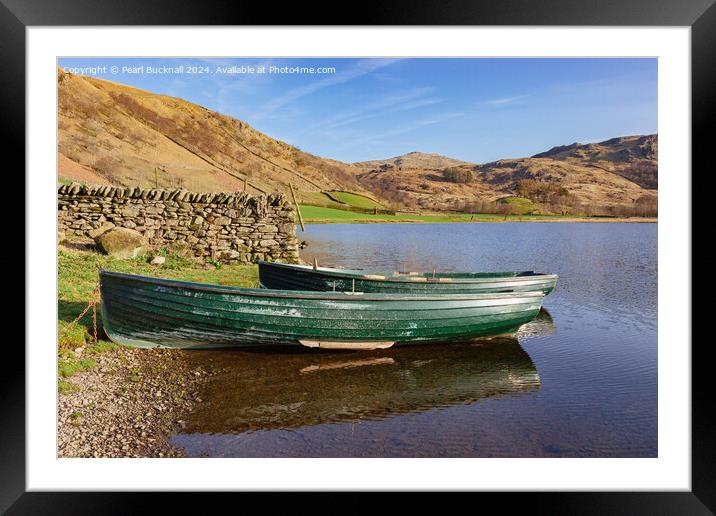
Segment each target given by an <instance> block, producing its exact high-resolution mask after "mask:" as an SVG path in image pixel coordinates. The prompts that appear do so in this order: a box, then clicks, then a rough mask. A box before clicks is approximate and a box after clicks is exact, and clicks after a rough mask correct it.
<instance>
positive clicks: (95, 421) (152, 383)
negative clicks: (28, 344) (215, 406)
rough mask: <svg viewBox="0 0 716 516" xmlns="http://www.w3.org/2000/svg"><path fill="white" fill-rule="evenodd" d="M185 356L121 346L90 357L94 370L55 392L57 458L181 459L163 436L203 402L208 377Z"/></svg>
mask: <svg viewBox="0 0 716 516" xmlns="http://www.w3.org/2000/svg"><path fill="white" fill-rule="evenodd" d="M184 353H185V352H183V351H179V350H169V349H136V348H125V347H120V348H118V349H115V350H111V351H106V352H104V353H101V354H98V355H96V356H93V357H92V358H93V359H94V360H95V361H96V362H97V364H96V366H95V367H93V368H92V369H89V370H86V371H83V372H80V373H77V374H75V375H73V376H71V377H70V378H67V381H69V382H71V383H72V384H73V385H74V386H76V390H75V391H74V392H69V393H60V394H58V420H57V454H58V457H60V458H62V457H183V456H185V454H184V451H183V450H182V449H180V448H177V447H175V446H172V445H171V444H170V443H169V441H168V438H169V437H170V436H171V435H173V434H174V433H176V432H179V431H181V429H182V428H183V426H184V421H183V420H182V417H185V416H186V415H187V414H188V413H190V412H191V411H192V410H193V409H194V407H196V405H197V404H198V403H202V399H201V398H200V397H199V388H200V387H201V385H202V384H203V383H204V382H205V381H206V380H207V379H208V377H209V376H210V374H211V373H210V372H209V371H207V370H206V369H205V368H204V367H202V366H192V365H190V364H189V363H188V361H187V360H186V356H185V355H184ZM78 354H79V355H81V354H82V350H79V351H78Z"/></svg>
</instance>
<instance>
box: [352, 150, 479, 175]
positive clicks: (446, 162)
mask: <svg viewBox="0 0 716 516" xmlns="http://www.w3.org/2000/svg"><path fill="white" fill-rule="evenodd" d="M353 165H355V166H356V167H358V168H361V169H363V170H365V171H368V170H373V169H381V170H383V171H385V170H389V169H392V168H395V169H398V170H400V169H421V168H422V169H439V168H445V167H454V166H458V165H469V163H468V162H467V161H460V160H458V159H453V158H448V157H447V156H442V155H441V154H429V153H426V152H409V153H407V154H403V155H402V156H396V157H394V158H388V159H384V160H373V161H361V162H358V163H353Z"/></svg>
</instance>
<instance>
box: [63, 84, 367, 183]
mask: <svg viewBox="0 0 716 516" xmlns="http://www.w3.org/2000/svg"><path fill="white" fill-rule="evenodd" d="M58 100H59V102H58V107H59V112H58V119H59V127H58V129H59V130H58V140H59V144H58V169H59V177H60V179H70V180H77V181H82V182H87V183H99V184H117V185H122V186H136V185H139V186H143V187H150V186H152V187H153V186H155V184H157V185H158V186H159V187H163V188H175V187H184V188H187V189H189V190H197V191H222V190H223V191H226V190H242V189H243V188H244V183H246V186H247V189H248V190H249V191H250V192H251V193H264V192H272V191H277V190H278V191H286V190H287V187H288V186H287V185H288V183H292V184H293V185H294V187H295V188H296V189H297V190H298V191H307V192H320V191H321V190H332V189H340V190H345V189H347V190H351V191H356V192H361V191H363V188H362V187H361V186H360V184H359V183H358V182H357V180H356V177H355V171H353V170H351V169H352V166H351V165H348V164H345V163H340V162H338V161H334V160H329V159H324V158H320V157H318V156H314V155H312V154H309V153H306V152H303V151H301V150H299V149H297V148H296V147H292V146H291V145H288V144H286V143H284V142H281V141H279V140H275V139H273V138H271V137H269V136H267V135H265V134H263V133H261V132H259V131H257V130H255V129H253V128H252V127H250V126H249V125H248V124H246V123H244V122H242V121H240V120H237V119H235V118H232V117H229V116H225V115H222V114H220V113H216V112H214V111H211V110H208V109H206V108H204V107H202V106H198V105H196V104H192V103H190V102H187V101H184V100H182V99H179V98H175V97H169V96H165V95H157V94H154V93H150V92H147V91H142V90H139V89H136V88H131V87H129V86H125V85H122V84H117V83H113V82H110V81H104V80H101V79H96V78H91V77H83V76H78V75H73V74H70V73H65V72H63V71H61V70H59V71H58Z"/></svg>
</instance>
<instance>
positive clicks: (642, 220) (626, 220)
mask: <svg viewBox="0 0 716 516" xmlns="http://www.w3.org/2000/svg"><path fill="white" fill-rule="evenodd" d="M533 222H558V223H565V224H574V223H579V222H586V223H604V224H658V222H659V220H658V218H656V217H620V218H617V217H615V218H607V217H605V218H600V217H583V218H580V217H564V218H562V217H559V218H554V219H547V218H544V219H525V218H522V219H520V218H511V219H507V220H498V219H495V220H450V219H449V217H445V220H417V219H402V220H389V219H375V220H366V219H304V223H305V224H506V223H533Z"/></svg>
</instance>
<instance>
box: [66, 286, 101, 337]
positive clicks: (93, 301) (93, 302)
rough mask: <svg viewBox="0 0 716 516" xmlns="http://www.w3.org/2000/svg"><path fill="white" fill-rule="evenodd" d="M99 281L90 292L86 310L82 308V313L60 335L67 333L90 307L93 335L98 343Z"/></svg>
mask: <svg viewBox="0 0 716 516" xmlns="http://www.w3.org/2000/svg"><path fill="white" fill-rule="evenodd" d="M99 298H100V294H99V281H98V282H97V285H96V286H95V287H94V290H93V291H92V293H91V294H90V300H89V302H88V303H87V306H86V307H85V309H84V310H82V313H81V314H80V315H78V316H77V317H76V318H75V320H74V321H72V322H71V323H70V324H68V325H67V326H66V327H65V329H64V331H63V332H61V333H60V336H63V335H65V334H66V333H67V332H68V331H69V329H70V328H71V327H72V326H73V325H74V324H76V323H77V322H78V321H79V320H80V319H82V318H83V317H84V316H85V314H86V313H87V312H88V311H89V309H90V308H92V329H93V337H94V343H95V344H96V343H97V303H99Z"/></svg>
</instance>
